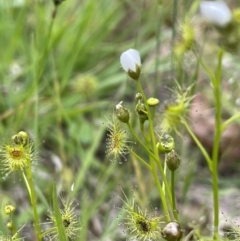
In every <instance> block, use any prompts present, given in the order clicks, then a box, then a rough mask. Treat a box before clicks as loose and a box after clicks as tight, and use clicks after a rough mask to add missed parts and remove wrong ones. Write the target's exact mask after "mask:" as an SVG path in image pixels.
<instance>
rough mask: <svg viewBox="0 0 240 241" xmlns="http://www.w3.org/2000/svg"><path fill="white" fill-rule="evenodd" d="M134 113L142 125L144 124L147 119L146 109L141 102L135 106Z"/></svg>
mask: <svg viewBox="0 0 240 241" xmlns="http://www.w3.org/2000/svg"><path fill="white" fill-rule="evenodd" d="M136 112H137V114H138V116H139V118H140V121H141V122H142V123H144V122H145V121H146V120H147V119H148V115H147V108H146V106H145V105H144V104H143V103H141V102H138V103H137V105H136Z"/></svg>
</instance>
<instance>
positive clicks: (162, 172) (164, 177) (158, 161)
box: [127, 123, 172, 203]
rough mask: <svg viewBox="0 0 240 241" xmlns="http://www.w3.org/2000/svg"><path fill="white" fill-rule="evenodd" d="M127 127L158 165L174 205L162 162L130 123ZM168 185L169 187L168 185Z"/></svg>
mask: <svg viewBox="0 0 240 241" xmlns="http://www.w3.org/2000/svg"><path fill="white" fill-rule="evenodd" d="M127 126H128V128H129V130H130V132H131V134H132V135H133V137H134V138H135V139H136V140H137V141H138V143H139V144H140V145H141V146H142V147H143V148H144V149H145V150H146V151H147V153H148V155H149V156H150V157H151V158H153V160H155V162H156V163H157V166H158V169H159V171H160V174H161V176H162V178H163V181H164V183H165V187H166V190H167V194H168V197H169V200H170V203H172V200H171V191H170V187H169V185H168V182H167V178H166V176H165V175H164V171H163V168H162V165H161V162H160V160H159V159H158V158H157V157H158V156H157V157H156V156H154V154H153V153H152V152H151V151H150V150H149V149H148V147H146V145H145V144H144V143H143V142H142V141H141V140H140V139H139V137H138V136H137V135H136V134H135V132H134V130H133V129H132V126H131V125H130V123H127ZM166 183H167V185H166Z"/></svg>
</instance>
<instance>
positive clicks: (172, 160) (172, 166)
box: [167, 150, 181, 172]
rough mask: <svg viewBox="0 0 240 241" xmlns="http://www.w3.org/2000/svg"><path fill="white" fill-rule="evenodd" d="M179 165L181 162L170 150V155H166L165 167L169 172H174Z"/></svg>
mask: <svg viewBox="0 0 240 241" xmlns="http://www.w3.org/2000/svg"><path fill="white" fill-rule="evenodd" d="M180 164H181V160H180V158H179V156H178V155H177V153H176V152H175V151H174V150H172V151H171V152H170V153H168V154H167V166H168V168H169V170H171V171H173V172H174V171H176V170H177V169H178V168H179V166H180Z"/></svg>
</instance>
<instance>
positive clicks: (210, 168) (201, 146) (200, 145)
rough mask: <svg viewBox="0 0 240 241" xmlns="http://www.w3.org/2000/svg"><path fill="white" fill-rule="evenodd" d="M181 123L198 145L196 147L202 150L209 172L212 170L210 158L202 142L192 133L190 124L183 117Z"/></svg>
mask: <svg viewBox="0 0 240 241" xmlns="http://www.w3.org/2000/svg"><path fill="white" fill-rule="evenodd" d="M182 124H183V125H184V126H185V127H186V129H187V131H188V133H189V134H190V136H191V137H192V138H193V140H194V141H195V143H196V145H197V146H198V148H199V149H200V151H201V152H202V154H203V156H204V157H205V160H206V161H207V164H208V168H209V170H210V172H212V160H211V158H210V156H209V155H208V153H207V151H206V149H205V148H204V147H203V145H202V143H201V142H200V141H199V140H198V138H197V137H196V135H195V134H194V133H193V131H192V130H191V128H190V126H189V125H188V123H187V122H186V121H185V120H184V119H182Z"/></svg>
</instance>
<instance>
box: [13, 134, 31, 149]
mask: <svg viewBox="0 0 240 241" xmlns="http://www.w3.org/2000/svg"><path fill="white" fill-rule="evenodd" d="M12 140H13V142H14V143H15V144H16V145H23V146H26V145H27V144H29V134H28V133H27V132H25V131H20V132H18V133H17V134H16V135H14V136H12Z"/></svg>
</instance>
